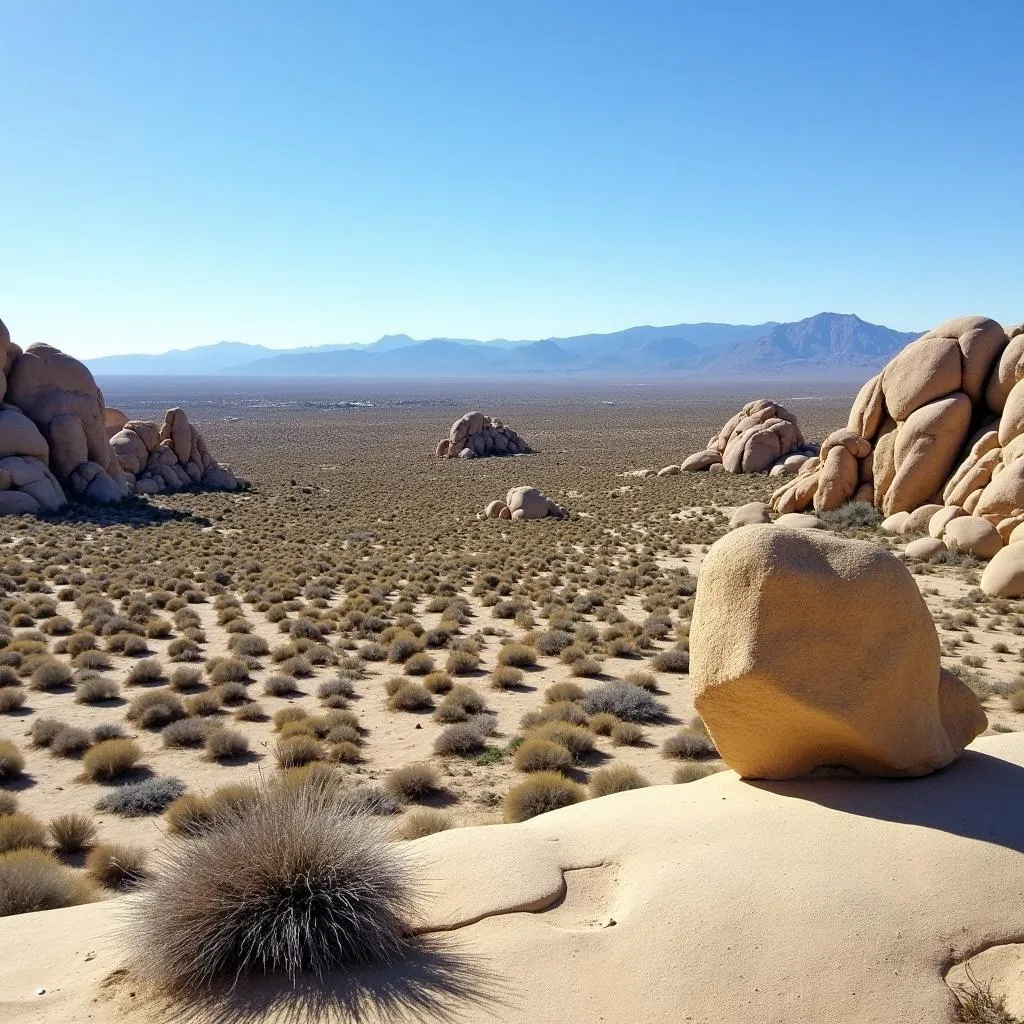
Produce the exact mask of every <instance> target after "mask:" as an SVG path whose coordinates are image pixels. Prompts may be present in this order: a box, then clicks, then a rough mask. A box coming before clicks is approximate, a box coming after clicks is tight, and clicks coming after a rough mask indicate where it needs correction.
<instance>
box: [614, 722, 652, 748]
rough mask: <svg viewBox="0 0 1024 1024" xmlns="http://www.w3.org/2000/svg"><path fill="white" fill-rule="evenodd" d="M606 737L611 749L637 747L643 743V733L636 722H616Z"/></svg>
mask: <svg viewBox="0 0 1024 1024" xmlns="http://www.w3.org/2000/svg"><path fill="white" fill-rule="evenodd" d="M608 736H609V738H610V739H611V741H612V746H613V747H637V746H639V745H640V744H641V743H643V741H644V731H643V729H641V728H640V726H639V725H637V724H636V722H616V723H615V725H613V726H612V731H611V732H610V733H609V734H608Z"/></svg>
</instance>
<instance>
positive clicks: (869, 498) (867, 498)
mask: <svg viewBox="0 0 1024 1024" xmlns="http://www.w3.org/2000/svg"><path fill="white" fill-rule="evenodd" d="M853 500H854V501H862V502H864V504H865V505H872V504H874V500H875V488H874V485H873V484H872V483H870V482H868V483H863V484H859V485H858V487H857V490H855V491H854V492H853Z"/></svg>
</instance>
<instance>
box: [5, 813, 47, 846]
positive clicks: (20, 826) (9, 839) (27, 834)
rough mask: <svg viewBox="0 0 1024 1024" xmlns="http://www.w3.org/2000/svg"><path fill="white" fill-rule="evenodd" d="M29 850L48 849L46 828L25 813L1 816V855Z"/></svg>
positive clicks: (36, 819)
mask: <svg viewBox="0 0 1024 1024" xmlns="http://www.w3.org/2000/svg"><path fill="white" fill-rule="evenodd" d="M27 849H38V850H44V849H46V826H45V825H44V824H43V823H42V822H41V821H40V820H39V819H38V818H34V817H32V815H31V814H25V813H24V812H23V811H15V812H14V813H13V814H4V815H0V853H7V852H8V851H10V850H27Z"/></svg>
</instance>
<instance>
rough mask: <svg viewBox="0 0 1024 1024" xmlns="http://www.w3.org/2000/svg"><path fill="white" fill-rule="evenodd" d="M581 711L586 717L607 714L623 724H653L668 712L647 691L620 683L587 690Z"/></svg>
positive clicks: (630, 684)
mask: <svg viewBox="0 0 1024 1024" xmlns="http://www.w3.org/2000/svg"><path fill="white" fill-rule="evenodd" d="M583 710H584V711H586V713H587V714H588V715H596V714H598V713H599V712H608V713H610V714H613V715H615V716H616V718H620V719H622V721H624V722H653V721H656V720H657V719H659V718H662V717H664V715H665V714H666V713H667V712H668V708H667V707H666V706H665V705H664V704H663V703H662V702H661V701H660V700H655V698H654V697H652V696H651V694H650V692H649V691H648V690H645V689H644V688H643V687H640V686H634V685H633V684H632V683H621V682H611V683H604V684H602V685H601V686H595V687H594V688H593V689H592V690H588V691H587V693H586V696H584V698H583Z"/></svg>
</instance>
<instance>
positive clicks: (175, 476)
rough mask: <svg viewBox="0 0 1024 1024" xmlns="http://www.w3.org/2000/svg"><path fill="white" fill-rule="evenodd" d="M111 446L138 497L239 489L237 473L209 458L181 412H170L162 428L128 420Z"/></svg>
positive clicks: (197, 433) (202, 443)
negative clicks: (203, 489)
mask: <svg viewBox="0 0 1024 1024" xmlns="http://www.w3.org/2000/svg"><path fill="white" fill-rule="evenodd" d="M111 411H113V412H119V410H111ZM120 415H121V416H123V415H124V414H123V413H120ZM115 418H116V417H115ZM110 447H111V448H112V449H113V450H114V454H115V456H116V457H117V461H118V463H119V464H120V466H121V469H122V470H123V471H124V474H125V476H126V478H127V479H128V482H129V485H130V486H131V488H132V490H134V491H135V493H136V494H161V493H163V492H164V491H178V490H181V489H182V488H183V487H191V486H192V485H194V484H198V485H199V486H201V487H208V488H210V489H212V490H219V491H233V490H235V489H236V488H237V487H238V480H237V478H236V477H235V475H234V473H232V472H231V470H230V469H229V468H228V467H227V466H222V465H221V464H220V463H218V462H217V461H216V460H215V459H214V458H213V456H211V455H210V452H209V450H208V449H207V447H206V442H205V441H204V440H203V438H202V435H201V434H200V433H199V431H197V430H196V428H195V427H193V426H192V424H191V423H189V421H188V417H187V416H186V415H185V413H184V412H183V411H182V410H181V409H169V410H168V411H167V414H166V415H165V416H164V422H163V425H162V426H161V427H159V428H158V427H157V425H156V424H155V423H148V422H144V421H141V420H128V419H126V420H125V422H124V425H123V426H122V427H121V429H120V430H118V431H117V433H115V434H114V435H113V437H111V439H110Z"/></svg>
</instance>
